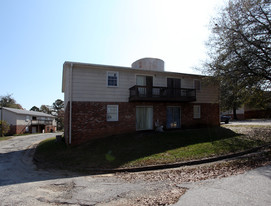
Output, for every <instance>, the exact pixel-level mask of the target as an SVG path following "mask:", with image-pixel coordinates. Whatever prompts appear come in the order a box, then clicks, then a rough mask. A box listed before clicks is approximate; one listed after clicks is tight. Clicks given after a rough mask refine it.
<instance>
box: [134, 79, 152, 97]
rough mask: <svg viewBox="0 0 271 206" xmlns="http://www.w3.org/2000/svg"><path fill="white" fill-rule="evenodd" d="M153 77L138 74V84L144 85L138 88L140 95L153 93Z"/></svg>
mask: <svg viewBox="0 0 271 206" xmlns="http://www.w3.org/2000/svg"><path fill="white" fill-rule="evenodd" d="M152 84H153V78H152V77H151V76H141V75H138V76H136V85H137V86H142V87H139V88H138V93H139V96H144V97H146V96H151V95H152Z"/></svg>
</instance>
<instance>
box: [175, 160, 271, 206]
mask: <svg viewBox="0 0 271 206" xmlns="http://www.w3.org/2000/svg"><path fill="white" fill-rule="evenodd" d="M181 186H183V187H187V188H189V190H188V191H187V192H186V193H185V194H184V195H183V196H182V197H181V198H180V200H179V201H178V202H177V203H176V204H174V205H175V206H177V205H181V206H186V205H187V206H188V205H189V206H194V205H195V206H196V205H197V206H198V205H201V206H205V205H206V206H207V205H209V206H210V205H214V206H219V205H221V206H222V205H223V206H227V205H229V206H235V205H236V206H247V205H250V206H254V205H255V206H258V205H271V165H269V166H266V167H260V168H257V169H255V170H252V171H249V172H247V173H245V174H242V175H236V176H231V177H228V178H222V179H213V180H206V181H201V182H196V183H192V184H183V185H181Z"/></svg>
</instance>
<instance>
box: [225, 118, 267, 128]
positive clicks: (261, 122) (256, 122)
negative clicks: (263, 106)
mask: <svg viewBox="0 0 271 206" xmlns="http://www.w3.org/2000/svg"><path fill="white" fill-rule="evenodd" d="M222 124H223V123H222ZM227 125H263V126H271V119H250V120H232V121H230V123H229V124H227Z"/></svg>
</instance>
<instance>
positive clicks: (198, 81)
mask: <svg viewBox="0 0 271 206" xmlns="http://www.w3.org/2000/svg"><path fill="white" fill-rule="evenodd" d="M200 87H201V84H200V80H198V79H195V80H194V89H196V90H200Z"/></svg>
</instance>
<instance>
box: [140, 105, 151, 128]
mask: <svg viewBox="0 0 271 206" xmlns="http://www.w3.org/2000/svg"><path fill="white" fill-rule="evenodd" d="M152 129H153V108H152V107H136V130H137V131H138V130H152Z"/></svg>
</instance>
